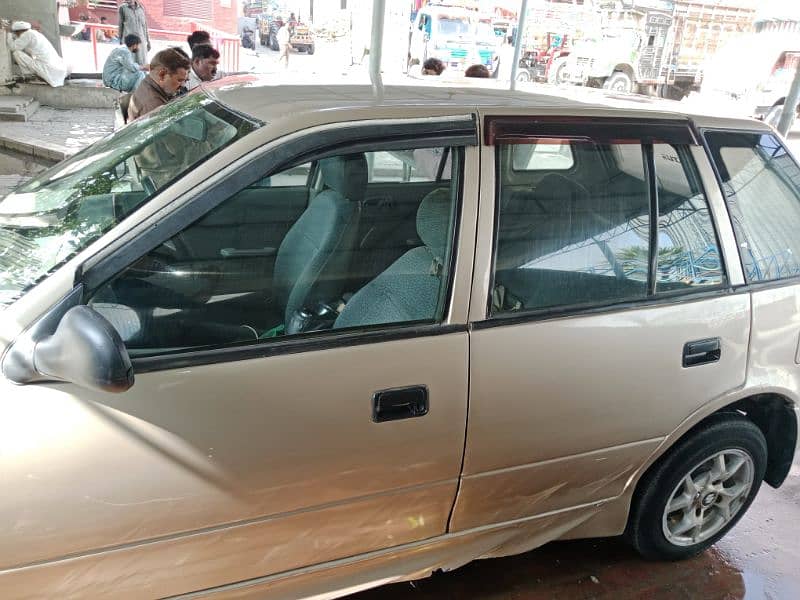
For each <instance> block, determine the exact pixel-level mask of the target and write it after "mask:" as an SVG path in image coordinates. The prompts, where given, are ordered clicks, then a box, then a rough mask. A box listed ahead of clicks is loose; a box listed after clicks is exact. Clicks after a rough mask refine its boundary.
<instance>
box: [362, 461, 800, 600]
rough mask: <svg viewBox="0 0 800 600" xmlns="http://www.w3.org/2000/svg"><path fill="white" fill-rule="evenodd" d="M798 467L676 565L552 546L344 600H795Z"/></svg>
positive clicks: (585, 545) (583, 545)
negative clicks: (714, 540) (721, 534)
mask: <svg viewBox="0 0 800 600" xmlns="http://www.w3.org/2000/svg"><path fill="white" fill-rule="evenodd" d="M799 522H800V463H798V460H795V466H794V467H793V469H792V475H791V476H790V478H789V479H788V480H787V482H786V483H785V484H784V485H783V487H781V488H780V489H779V490H774V489H772V488H771V487H769V486H767V485H766V484H764V485H763V486H762V488H761V491H760V492H759V495H758V496H757V498H756V500H755V502H754V503H753V505H752V506H751V508H750V510H749V511H748V513H747V514H746V515H745V516H744V517H743V518H742V520H741V521H740V522H739V523H738V524H737V525H736V527H734V529H733V530H732V531H731V532H730V533H729V534H728V535H727V536H726V537H725V538H724V539H722V540H721V541H720V542H719V543H718V544H717V545H716V546H714V547H713V548H712V549H710V550H709V551H707V552H705V553H703V554H701V555H700V556H698V557H696V558H694V559H691V560H687V561H682V562H674V563H669V562H648V561H645V560H642V559H641V558H639V556H638V555H637V554H636V553H635V552H634V551H633V550H632V549H631V548H630V547H628V546H627V545H626V544H625V543H624V542H623V541H622V540H620V539H597V540H578V541H570V542H554V543H551V544H547V545H545V546H542V547H541V548H538V549H537V550H534V551H532V552H528V553H527V554H522V555H519V556H512V557H509V558H501V559H490V560H480V561H475V562H472V563H470V564H469V565H466V566H465V567H462V568H460V569H457V570H456V571H452V572H450V573H437V574H435V575H434V576H433V577H430V578H428V579H422V580H419V581H415V582H413V583H400V584H395V585H389V586H384V587H381V588H376V589H374V590H370V591H367V592H363V593H361V594H356V595H354V596H349V597H348V600H401V599H403V600H406V599H409V600H456V599H458V600H490V599H491V600H536V599H539V598H541V599H551V598H552V599H555V600H573V599H588V598H613V599H614V600H628V599H630V600H633V599H637V600H638V599H642V600H644V599H659V600H662V599H663V600H667V599H672V598H676V599H677V598H680V599H684V598H685V599H695V598H702V599H703V600H739V599H748V600H749V599H753V600H756V599H758V600H760V599H766V600H784V599H785V600H794V599H797V598H800V529H799V528H798V523H799Z"/></svg>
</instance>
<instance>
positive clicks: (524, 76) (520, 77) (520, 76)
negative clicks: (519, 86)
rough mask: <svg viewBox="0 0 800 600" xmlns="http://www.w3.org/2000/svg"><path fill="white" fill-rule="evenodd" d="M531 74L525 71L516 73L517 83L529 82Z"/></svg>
mask: <svg viewBox="0 0 800 600" xmlns="http://www.w3.org/2000/svg"><path fill="white" fill-rule="evenodd" d="M530 80H531V74H530V73H528V71H527V70H523V71H518V72H517V81H530Z"/></svg>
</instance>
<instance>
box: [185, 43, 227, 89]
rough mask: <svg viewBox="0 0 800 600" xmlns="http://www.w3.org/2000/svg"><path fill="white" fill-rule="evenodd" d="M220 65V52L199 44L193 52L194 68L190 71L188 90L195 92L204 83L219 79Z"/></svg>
mask: <svg viewBox="0 0 800 600" xmlns="http://www.w3.org/2000/svg"><path fill="white" fill-rule="evenodd" d="M217 65H219V52H218V51H217V49H216V48H213V47H211V46H207V45H205V44H198V45H196V46H195V47H194V49H193V50H192V68H191V70H190V71H189V82H188V83H187V84H186V88H187V89H188V90H193V89H194V88H196V87H197V86H198V85H200V84H201V83H203V82H204V81H212V80H214V79H219V77H220V76H219V75H218V74H217Z"/></svg>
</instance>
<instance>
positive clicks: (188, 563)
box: [0, 78, 800, 599]
mask: <svg viewBox="0 0 800 600" xmlns="http://www.w3.org/2000/svg"><path fill="white" fill-rule="evenodd" d="M671 106H676V107H677V106H678V105H677V104H676V105H671ZM798 232H800V169H799V168H798V164H797V162H796V161H795V159H794V158H793V157H792V156H791V154H790V153H789V152H788V151H787V150H786V148H785V146H784V144H783V142H782V140H781V139H780V138H779V137H778V136H777V135H776V134H775V132H774V131H773V130H772V129H770V128H769V127H768V126H766V125H764V124H762V123H759V122H756V121H749V120H727V119H723V118H719V117H702V116H687V115H685V114H678V113H676V112H670V109H663V108H659V105H657V104H652V105H650V104H644V103H643V102H642V101H631V100H628V101H626V100H621V99H613V98H608V99H600V98H598V100H597V103H595V104H591V103H589V102H582V101H579V100H577V99H576V100H570V99H567V98H559V97H556V96H548V95H543V94H540V93H536V94H531V93H515V92H508V91H502V92H501V91H498V90H492V89H482V88H479V87H474V88H466V89H444V88H435V87H425V86H422V87H405V88H404V87H388V88H386V89H385V90H384V92H383V94H382V95H381V96H380V97H379V98H378V99H375V98H374V97H373V95H372V91H371V89H370V88H369V87H363V86H334V87H328V86H325V85H322V84H319V85H316V86H313V87H295V86H269V85H264V84H261V83H259V82H257V81H253V80H249V79H247V78H241V79H239V80H238V81H237V80H224V81H222V82H220V83H217V84H214V85H212V86H210V87H207V88H205V89H203V90H200V91H199V92H197V93H194V94H191V95H189V96H188V97H186V98H184V99H181V100H178V101H175V102H174V103H170V104H169V105H167V106H165V107H163V108H162V109H161V110H159V111H157V112H155V113H153V114H152V115H151V116H149V117H148V118H145V119H142V120H139V121H136V122H134V123H132V124H131V125H129V126H127V127H125V128H123V129H121V130H120V131H118V132H117V133H115V134H114V135H112V136H111V137H109V138H107V139H104V140H102V141H100V142H98V143H96V144H94V145H93V146H91V147H90V148H88V149H86V150H85V151H83V152H81V153H80V154H78V155H76V156H75V157H74V158H71V159H69V160H67V161H65V162H63V163H60V164H58V165H56V166H55V167H53V168H52V169H50V170H49V171H47V172H45V173H44V174H42V175H41V176H39V177H37V178H35V179H33V180H31V181H29V182H28V183H26V184H24V185H23V186H22V187H20V188H19V189H17V190H16V191H15V192H14V193H12V194H11V195H9V196H8V197H6V198H5V199H4V200H2V202H0V308H2V310H1V311H0V357H1V360H0V371H1V373H2V375H0V407H2V409H1V410H2V412H0V473H2V492H3V493H2V495H1V496H0V523H2V525H0V533H1V535H0V561H1V562H2V564H1V565H0V596H2V597H3V598H40V597H49V598H72V597H90V598H114V599H121V598H136V599H140V598H162V597H192V598H194V597H211V598H268V599H273V598H287V599H295V598H309V597H313V598H334V597H337V596H342V595H346V594H348V593H352V592H354V591H357V590H360V589H364V588H367V587H371V586H377V585H381V584H384V583H387V582H393V581H400V580H407V579H414V578H419V577H423V576H425V575H428V574H430V573H431V572H432V571H434V570H437V569H444V570H448V569H454V568H456V567H458V566H460V565H463V564H465V563H467V562H469V561H471V560H473V559H476V558H482V557H493V556H504V555H508V554H514V553H518V552H524V551H527V550H529V549H531V548H534V547H536V546H539V545H541V544H544V543H546V542H548V541H550V540H555V539H565V538H577V537H592V536H615V535H624V536H625V537H626V538H627V539H628V540H629V541H630V543H631V544H632V545H633V546H635V547H636V548H637V549H638V550H639V551H640V552H641V553H642V554H643V555H644V556H645V557H648V558H656V559H677V558H683V557H687V556H691V555H693V554H696V553H698V552H700V551H702V550H704V549H705V548H707V547H709V546H710V545H711V544H713V543H715V542H716V541H717V540H719V539H720V538H721V537H722V536H723V535H724V534H725V533H726V532H727V531H728V530H729V529H730V528H731V527H733V525H734V524H735V523H736V522H737V521H738V520H739V519H740V518H741V516H742V515H743V514H744V512H745V511H746V510H747V508H748V506H749V505H750V503H751V502H752V501H753V498H754V497H755V495H756V493H757V491H758V489H759V486H760V485H761V482H762V481H765V482H767V483H768V484H770V485H772V486H775V487H777V486H779V485H781V483H782V482H783V481H784V479H785V478H786V477H787V474H788V473H789V470H790V466H791V463H792V458H793V455H794V452H795V446H796V444H797V427H798V422H797V418H796V415H797V409H796V407H797V403H798V401H799V400H800V371H798V368H799V367H798V364H800V350H799V349H798V340H799V339H800V277H799V276H800V233H798Z"/></svg>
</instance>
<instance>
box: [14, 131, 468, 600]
mask: <svg viewBox="0 0 800 600" xmlns="http://www.w3.org/2000/svg"><path fill="white" fill-rule="evenodd" d="M465 122H466V123H467V124H470V123H471V121H470V120H467V121H465ZM424 126H425V127H426V128H427V129H426V130H425V131H430V130H431V128H430V124H429V123H427V122H426V123H425V124H424ZM413 127H414V123H407V124H405V125H403V127H402V128H401V129H402V133H403V136H404V137H403V139H409V137H408V132H409V131H410V130H412V129H413ZM376 129H377V128H376ZM396 129H397V130H398V131H400V129H399V128H396ZM387 131H389V132H391V131H392V130H391V128H389V129H388V130H387V129H386V128H385V127H383V128H381V131H380V132H375V133H374V134H372V133H371V129H370V127H369V126H365V127H364V129H363V131H360V132H359V131H356V130H355V128H354V129H352V130H351V132H350V133H352V135H357V136H358V139H359V142H360V146H359V149H358V152H350V153H348V151H347V148H346V147H343V146H342V145H341V141H339V144H337V151H336V152H337V154H335V155H334V156H331V155H330V153H329V154H328V155H327V156H325V157H324V158H321V159H319V160H317V159H313V158H312V160H311V161H310V163H306V162H305V161H306V160H308V155H307V154H305V155H304V163H303V165H301V168H298V167H297V166H294V165H291V164H289V165H284V167H283V168H282V169H278V171H279V172H277V173H275V172H272V173H271V172H265V173H260V174H258V177H255V176H254V177H253V178H252V183H250V184H249V185H247V186H245V187H244V188H241V189H239V190H238V191H236V192H234V193H233V194H231V195H229V196H228V198H227V199H225V200H223V201H222V202H221V203H219V204H218V205H217V206H216V207H215V208H212V209H211V210H210V211H209V212H208V213H207V214H205V215H203V216H202V217H201V218H200V219H199V220H194V221H193V222H191V223H187V224H186V226H185V227H184V228H183V229H182V230H181V231H180V233H178V234H177V235H176V236H173V237H171V238H170V239H167V240H163V241H162V242H161V243H159V244H157V245H156V246H155V247H154V249H153V250H151V251H149V252H147V253H146V254H145V255H143V256H140V257H139V258H135V259H134V260H133V261H132V262H131V263H130V265H129V266H128V267H126V268H125V269H123V270H121V271H118V272H117V273H115V274H113V276H112V277H111V278H110V279H109V280H106V281H104V282H102V283H100V284H99V285H96V286H93V285H91V284H89V283H87V286H88V287H89V288H90V289H88V290H87V293H86V296H85V298H86V300H87V301H88V303H89V304H90V305H91V306H93V307H94V308H95V310H97V311H98V312H100V313H101V314H103V315H104V316H106V317H107V318H108V319H109V320H110V321H111V322H112V323H113V324H114V325H115V327H117V329H118V330H119V332H120V334H121V336H122V337H123V339H124V340H125V343H126V346H127V347H128V350H129V352H130V354H131V356H132V359H133V362H134V369H135V372H136V382H135V385H134V386H133V388H131V389H130V390H129V391H128V392H126V393H124V394H121V395H110V394H105V393H100V392H88V391H86V390H84V389H80V388H78V387H76V386H73V385H68V384H47V385H29V386H27V387H22V388H19V389H17V390H16V391H15V393H14V407H13V410H12V411H11V412H9V413H6V414H5V417H4V424H5V425H6V426H7V427H6V428H4V430H5V429H10V430H11V431H18V432H25V436H24V437H23V436H18V437H17V438H12V439H8V438H6V439H4V440H3V444H4V446H5V447H6V448H10V450H11V452H10V453H4V455H3V457H2V460H3V465H2V473H3V478H4V479H3V485H4V489H7V490H8V489H13V490H14V493H13V495H12V494H4V497H5V498H6V499H5V500H4V501H0V503H2V504H0V508H1V510H0V514H2V515H3V519H2V523H4V524H5V525H3V526H2V528H3V530H2V536H0V540H1V541H0V556H2V557H3V561H2V568H3V569H4V571H3V574H2V575H0V585H2V587H3V588H4V589H15V590H23V591H24V590H26V589H27V590H31V593H32V594H33V593H34V591H35V593H36V594H41V595H52V596H60V597H66V596H69V595H70V594H73V593H75V594H81V595H84V594H88V595H92V596H100V595H104V594H107V595H109V596H113V597H116V598H122V597H136V598H141V597H154V596H158V597H162V596H169V595H173V594H179V593H186V592H190V591H193V590H200V589H206V588H210V587H214V586H218V585H222V584H226V583H233V582H237V581H243V580H247V579H251V578H256V577H263V576H268V575H272V574H278V573H285V572H290V571H292V570H295V569H298V568H300V567H304V566H308V565H316V564H321V563H325V562H328V561H331V560H335V559H341V558H345V557H353V556H356V555H359V554H362V553H365V552H369V551H373V550H378V549H383V548H388V547H392V546H397V545H401V544H405V543H409V542H413V541H417V540H421V539H426V538H431V537H435V536H437V535H440V534H443V533H444V532H445V531H446V527H447V521H448V518H449V516H450V511H451V508H452V504H453V501H454V498H455V493H456V489H457V484H458V477H459V473H460V467H461V460H462V454H463V447H464V431H465V423H466V410H467V382H468V373H467V369H468V359H469V357H468V333H467V329H466V311H467V301H468V299H467V298H466V297H464V298H462V299H458V298H456V299H455V300H453V294H454V292H453V290H454V289H455V290H458V289H461V290H462V291H467V290H468V287H469V283H468V280H469V278H470V277H471V266H472V251H473V249H472V247H471V244H472V240H474V233H473V234H472V235H470V234H469V231H473V232H474V219H475V213H476V210H475V207H474V205H472V207H465V206H464V205H463V204H462V189H475V188H476V186H477V173H476V172H475V170H474V166H473V169H472V171H469V172H468V171H466V170H465V168H464V165H465V157H467V158H468V160H471V161H476V160H477V149H476V148H474V147H469V145H470V144H471V143H474V142H471V141H467V140H471V139H473V138H474V134H473V135H472V136H470V135H467V136H466V137H465V136H464V135H463V134H462V136H461V137H460V138H456V139H454V141H451V142H448V141H447V140H444V139H443V137H442V136H441V134H439V135H438V137H437V138H435V139H433V140H426V137H425V133H424V131H423V132H421V133H420V135H419V136H413V139H414V141H413V142H412V143H411V144H410V146H409V147H406V148H400V149H398V146H399V144H398V143H397V142H394V143H393V144H391V145H388V147H384V146H382V144H386V143H387V142H386V139H385V136H386V132H387ZM371 135H372V136H373V137H374V138H376V141H375V142H374V144H373V145H372V146H370V147H365V144H364V140H365V139H369V138H370V136H371ZM378 135H380V136H382V137H380V138H379V139H378ZM406 144H407V145H408V142H406ZM289 148H291V143H288V142H287V144H286V145H284V147H283V148H282V151H284V152H285V151H286V150H287V149H289ZM258 160H261V158H258ZM426 161H427V162H426ZM431 161H434V162H435V164H433V165H430V164H427V163H429V162H431ZM445 163H446V164H445ZM368 165H372V167H371V168H369V167H368ZM393 169H394V170H393ZM378 174H379V175H380V176H378ZM270 175H271V177H269V178H268V179H267V178H265V176H270ZM219 185H220V186H225V185H226V182H225V181H223V182H221V183H220V184H219ZM373 187H374V188H375V191H372V190H373ZM421 187H424V188H426V189H427V190H428V191H427V193H424V194H423V193H420V191H419V190H420V188H421ZM204 193H208V191H206V192H204ZM376 196H377V197H380V198H385V199H387V202H386V205H385V207H384V208H383V210H384V213H380V211H377V212H376V211H375V210H373V211H372V212H370V213H369V215H365V216H368V217H369V219H364V226H362V224H361V211H365V210H369V207H365V206H364V203H365V200H366V199H368V198H374V197H376ZM412 202H413V203H415V206H414V207H413V209H410V208H409V205H410V203H412ZM373 208H374V207H373ZM381 215H382V216H381ZM382 219H383V220H382ZM376 228H377V229H379V230H380V231H382V232H386V231H395V230H396V231H402V232H408V233H404V235H402V236H393V237H390V238H389V237H384V238H383V242H384V243H377V242H375V241H374V240H372V239H371V238H370V237H369V236H374V233H373V232H374V230H375V229H376ZM460 231H467V232H468V233H467V234H466V235H465V236H461V237H459V232H460ZM388 239H391V240H394V241H395V243H394V244H393V245H392V244H389V243H388V242H387V240H388ZM459 239H460V240H462V241H461V242H459ZM459 244H461V246H460V247H458V248H457V246H459ZM371 252H375V253H379V256H372V255H370V253H371ZM456 257H458V259H457V258H456ZM92 280H93V279H92V274H91V272H87V274H86V282H90V281H92ZM292 306H294V307H295V308H292ZM10 418H13V423H10V422H9V419H10ZM20 498H24V499H25V501H24V502H23V503H22V504H18V503H17V501H18V500H19V499H20ZM22 567H25V568H22ZM48 585H50V586H53V587H47V586H48Z"/></svg>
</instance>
